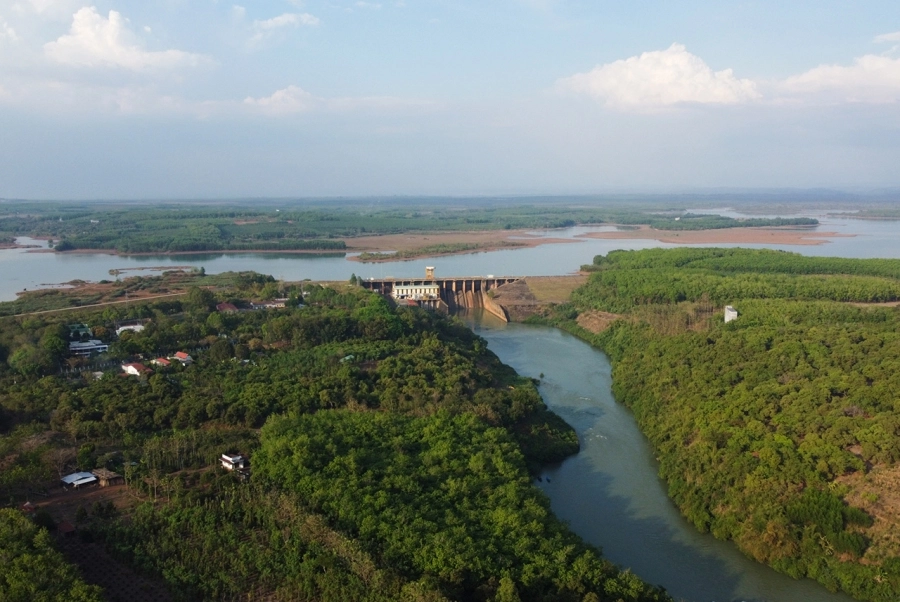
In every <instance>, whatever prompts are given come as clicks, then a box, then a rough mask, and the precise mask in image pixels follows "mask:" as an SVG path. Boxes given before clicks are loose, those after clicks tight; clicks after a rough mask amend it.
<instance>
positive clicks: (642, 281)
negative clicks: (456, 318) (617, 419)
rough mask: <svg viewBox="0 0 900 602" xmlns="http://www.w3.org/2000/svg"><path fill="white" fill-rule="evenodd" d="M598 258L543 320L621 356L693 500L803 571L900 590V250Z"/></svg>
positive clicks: (676, 496) (730, 530) (651, 430)
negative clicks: (899, 397) (727, 318)
mask: <svg viewBox="0 0 900 602" xmlns="http://www.w3.org/2000/svg"><path fill="white" fill-rule="evenodd" d="M582 269H583V270H585V271H589V272H591V276H590V278H589V280H588V282H587V283H586V284H584V285H583V286H582V287H581V288H579V289H577V290H576V291H574V293H573V294H572V296H571V299H570V301H569V302H568V303H563V304H560V305H558V306H556V307H555V308H553V309H552V310H551V311H550V312H548V313H547V314H545V315H544V316H533V317H531V318H530V320H531V321H534V322H537V323H549V324H551V325H554V326H557V327H559V328H562V329H564V330H567V331H569V332H571V333H573V334H576V335H577V336H579V337H581V338H583V339H585V340H586V341H588V342H590V343H591V344H593V345H595V346H596V347H598V348H600V349H601V350H603V351H604V352H605V353H606V354H607V355H608V356H609V358H610V361H611V363H612V366H613V392H614V394H615V396H616V399H618V400H619V401H620V402H621V403H623V404H624V405H626V406H627V407H629V408H630V409H631V410H632V412H633V413H634V416H635V420H636V421H637V423H638V425H639V427H640V429H641V431H642V432H643V433H644V434H645V436H646V437H647V438H648V439H649V441H650V443H651V445H652V446H653V448H654V451H655V455H656V457H657V458H658V459H659V462H660V468H659V474H660V477H661V478H662V479H663V480H664V481H665V482H666V483H667V484H668V489H669V491H668V493H669V496H670V497H671V498H672V500H673V501H674V503H675V504H676V505H677V506H678V508H679V509H680V510H681V512H682V514H683V515H684V516H685V517H686V518H687V519H688V520H689V521H691V522H692V523H693V524H694V525H695V526H696V528H697V529H698V530H699V531H701V532H710V533H712V534H713V535H714V536H715V537H717V538H719V539H727V540H731V541H733V542H734V543H735V544H736V545H737V546H738V548H740V549H741V550H742V551H743V552H744V553H746V554H747V555H749V556H750V557H752V558H754V559H756V560H757V561H759V562H762V563H765V564H768V565H769V566H771V567H772V568H774V569H776V570H778V571H780V572H783V573H787V574H788V575H791V576H792V577H795V578H801V577H810V578H813V579H815V580H817V581H819V582H820V583H822V584H823V585H825V586H826V587H827V588H828V589H829V590H832V591H837V590H843V591H845V592H847V593H848V594H850V595H851V596H853V597H854V598H857V599H859V600H866V601H873V602H893V601H894V600H896V599H897V598H896V596H897V592H898V591H900V543H898V542H900V495H898V494H897V492H898V491H900V489H898V483H900V481H898V479H900V422H898V418H897V416H898V412H900V405H898V403H897V401H896V391H897V390H898V388H900V381H898V379H900V334H898V332H900V313H898V311H897V302H898V301H900V260H891V259H844V258H814V257H804V256H801V255H798V254H794V253H786V252H782V251H771V250H750V249H716V248H710V249H691V248H680V249H679V248H676V249H650V250H644V251H614V252H612V253H609V254H608V255H607V256H605V257H604V256H597V257H596V258H595V259H594V262H593V264H591V265H589V266H583V268H582ZM725 305H732V306H733V307H734V309H736V310H737V318H736V319H735V320H733V321H732V322H730V323H725V322H724V320H723V313H722V310H723V307H724V306H725Z"/></svg>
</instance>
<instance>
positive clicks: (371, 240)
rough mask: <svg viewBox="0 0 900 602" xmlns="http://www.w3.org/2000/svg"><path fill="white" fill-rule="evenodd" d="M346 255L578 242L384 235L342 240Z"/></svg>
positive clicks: (498, 233)
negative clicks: (458, 246)
mask: <svg viewBox="0 0 900 602" xmlns="http://www.w3.org/2000/svg"><path fill="white" fill-rule="evenodd" d="M343 240H344V242H345V243H346V244H347V251H350V252H363V251H369V252H384V251H415V250H417V249H421V248H423V247H431V246H435V245H445V244H454V243H467V244H477V245H480V246H479V248H478V249H477V251H468V252H479V251H491V250H495V249H500V248H504V247H509V245H510V244H515V245H517V246H518V248H527V247H536V246H538V245H546V244H555V243H571V242H580V241H578V240H573V239H570V238H543V237H541V236H537V235H535V234H530V233H529V232H526V231H525V230H484V231H481V230H479V231H472V232H432V233H421V234H411V233H406V234H386V235H383V236H359V237H356V238H345V239H343ZM463 252H466V251H463Z"/></svg>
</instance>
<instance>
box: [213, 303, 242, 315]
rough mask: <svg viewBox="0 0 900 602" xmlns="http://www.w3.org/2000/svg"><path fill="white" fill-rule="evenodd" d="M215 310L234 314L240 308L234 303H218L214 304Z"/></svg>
mask: <svg viewBox="0 0 900 602" xmlns="http://www.w3.org/2000/svg"><path fill="white" fill-rule="evenodd" d="M216 311H217V312H220V313H223V314H234V313H237V312H238V311H240V310H238V308H237V306H236V305H235V304H234V303H219V304H218V305H216Z"/></svg>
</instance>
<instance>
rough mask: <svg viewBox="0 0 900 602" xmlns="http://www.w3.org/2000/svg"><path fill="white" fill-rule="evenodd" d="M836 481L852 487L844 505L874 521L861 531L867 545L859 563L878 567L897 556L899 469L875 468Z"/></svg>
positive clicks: (899, 550)
mask: <svg viewBox="0 0 900 602" xmlns="http://www.w3.org/2000/svg"><path fill="white" fill-rule="evenodd" d="M836 480H837V481H838V482H839V483H842V484H846V485H849V486H850V487H851V491H850V493H849V494H847V496H846V497H845V498H844V499H846V501H847V503H849V504H850V505H851V506H856V507H858V508H862V509H863V510H865V511H866V512H868V513H869V515H871V516H872V517H873V518H874V519H875V522H874V524H873V525H872V526H871V527H869V528H867V529H863V533H864V534H865V536H866V537H868V538H869V539H870V545H869V549H868V550H866V553H865V555H864V556H863V558H862V561H863V562H864V563H865V562H868V563H873V564H878V563H880V562H881V561H882V560H884V559H886V558H891V557H896V556H900V466H883V465H878V466H875V467H873V468H872V469H871V470H870V471H869V472H868V473H867V474H862V473H861V472H856V473H853V474H850V475H845V476H842V477H838V478H837V479H836Z"/></svg>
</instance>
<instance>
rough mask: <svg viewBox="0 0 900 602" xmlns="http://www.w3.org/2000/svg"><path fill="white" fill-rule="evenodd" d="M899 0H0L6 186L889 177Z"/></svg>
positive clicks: (656, 186) (517, 189)
mask: <svg viewBox="0 0 900 602" xmlns="http://www.w3.org/2000/svg"><path fill="white" fill-rule="evenodd" d="M898 165H900V3H897V2H874V1H871V2H850V1H827V0H825V1H817V2H811V1H794V2H790V3H784V2H769V1H757V2H678V3H673V2H665V3H664V2H649V1H647V2H631V3H623V2H606V1H587V0H584V1H566V0H494V1H481V2H463V1H450V0H402V1H396V0H384V1H380V2H375V1H356V0H331V1H317V0H305V1H300V0H272V1H256V2H252V3H251V2H244V3H243V4H241V3H240V2H238V3H234V2H222V1H213V0H143V1H141V2H137V1H124V0H112V1H109V2H107V1H101V0H98V1H96V2H94V3H92V4H88V3H86V2H84V1H83V0H0V197H6V198H35V199H40V198H186V197H201V198H221V197H265V196H301V197H302V196H342V195H343V196H350V195H390V194H398V195H444V194H451V195H452V194H459V195H472V194H570V193H602V192H615V191H645V192H665V191H679V190H686V189H687V190H691V189H707V188H719V187H728V188H772V187H785V188H808V187H833V188H844V189H854V190H859V189H863V190H865V189H876V188H884V187H898V186H900V175H898V174H900V169H898Z"/></svg>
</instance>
